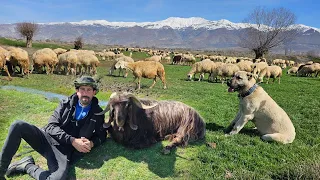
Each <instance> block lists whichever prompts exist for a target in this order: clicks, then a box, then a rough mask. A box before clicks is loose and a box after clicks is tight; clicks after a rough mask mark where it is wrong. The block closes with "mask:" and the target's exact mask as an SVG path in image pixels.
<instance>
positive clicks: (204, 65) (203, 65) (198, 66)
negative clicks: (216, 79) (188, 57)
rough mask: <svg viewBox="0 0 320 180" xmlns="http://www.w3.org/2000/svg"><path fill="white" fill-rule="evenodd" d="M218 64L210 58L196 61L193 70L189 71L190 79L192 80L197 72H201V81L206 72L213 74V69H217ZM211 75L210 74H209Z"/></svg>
mask: <svg viewBox="0 0 320 180" xmlns="http://www.w3.org/2000/svg"><path fill="white" fill-rule="evenodd" d="M215 68H216V65H215V63H214V62H212V61H211V60H210V59H205V60H202V61H200V62H196V63H194V64H193V65H192V68H191V70H190V71H189V73H188V79H189V80H192V76H193V75H194V74H196V73H200V77H199V80H198V81H201V80H202V79H203V78H204V74H205V73H209V74H211V72H212V69H215ZM209 76H210V75H209Z"/></svg>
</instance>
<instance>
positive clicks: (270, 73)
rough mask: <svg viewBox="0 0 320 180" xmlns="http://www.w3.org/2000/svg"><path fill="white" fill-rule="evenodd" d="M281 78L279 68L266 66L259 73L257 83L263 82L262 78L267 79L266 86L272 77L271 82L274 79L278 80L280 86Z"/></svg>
mask: <svg viewBox="0 0 320 180" xmlns="http://www.w3.org/2000/svg"><path fill="white" fill-rule="evenodd" d="M281 76H282V69H281V68H280V67H279V66H267V67H265V68H264V69H263V70H262V71H261V72H260V74H259V76H258V81H257V82H263V78H264V77H267V82H266V84H268V83H269V79H270V77H273V81H275V80H276V78H278V79H279V84H280V77H281Z"/></svg>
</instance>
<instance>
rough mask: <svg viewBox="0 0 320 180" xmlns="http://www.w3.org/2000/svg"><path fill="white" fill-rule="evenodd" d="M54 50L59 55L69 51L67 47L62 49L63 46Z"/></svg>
mask: <svg viewBox="0 0 320 180" xmlns="http://www.w3.org/2000/svg"><path fill="white" fill-rule="evenodd" d="M53 51H54V52H55V53H56V54H57V56H59V55H60V54H63V53H65V52H67V50H66V49H62V48H56V49H54V50H53Z"/></svg>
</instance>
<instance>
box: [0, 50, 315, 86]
mask: <svg viewBox="0 0 320 180" xmlns="http://www.w3.org/2000/svg"><path fill="white" fill-rule="evenodd" d="M121 51H130V55H129V56H125V55H124V54H123V53H121ZM135 51H139V52H145V53H146V54H149V55H150V57H148V58H145V59H144V60H142V61H134V59H133V58H132V52H135ZM172 55H173V58H172V60H171V56H172ZM31 57H32V60H29V55H28V52H27V51H25V50H23V49H21V48H17V47H7V48H2V47H0V69H4V70H5V71H6V72H7V74H8V78H9V79H12V78H11V76H10V72H12V73H15V70H16V67H17V66H18V67H19V69H20V73H21V74H22V75H25V74H26V75H27V76H28V75H29V73H32V72H33V71H36V72H38V73H43V72H44V71H45V72H46V73H47V74H52V73H54V72H55V73H61V74H66V75H69V74H71V75H77V74H80V75H81V74H90V75H95V74H96V72H97V69H96V68H97V66H98V65H99V63H100V62H99V60H98V57H100V59H102V60H112V61H113V64H112V65H111V67H110V70H109V75H113V73H114V71H115V70H117V69H119V76H120V75H121V73H123V76H124V77H127V75H128V72H127V70H131V71H132V73H133V75H134V77H135V80H136V79H138V83H137V88H138V89H140V81H141V78H149V79H153V84H152V85H151V86H150V88H152V87H153V86H154V85H155V83H156V78H157V77H158V78H159V79H161V81H162V83H163V88H164V89H165V88H166V87H167V86H166V78H165V69H164V66H163V65H162V64H161V62H166V63H171V64H179V65H192V67H191V70H190V71H189V73H188V75H187V76H188V79H189V80H192V79H193V78H194V77H195V75H196V74H200V75H199V81H201V80H203V79H204V76H205V74H206V73H207V74H209V77H208V81H211V82H212V81H217V80H218V79H220V80H221V82H222V83H224V80H226V78H230V77H232V76H233V75H234V73H235V72H237V71H247V72H251V73H253V76H254V77H255V78H256V79H257V81H258V82H263V79H264V78H267V80H266V82H267V83H268V82H269V79H270V77H273V78H274V80H275V79H276V78H278V79H279V83H280V77H281V76H282V69H284V68H286V67H287V66H289V67H291V68H290V69H289V70H288V72H287V73H288V74H297V75H298V76H312V74H315V76H318V74H319V72H320V64H319V63H313V62H307V63H305V64H299V63H296V62H294V61H289V60H283V59H274V60H273V61H272V62H270V65H269V64H268V63H267V62H266V59H250V58H247V57H226V56H216V55H204V54H197V55H195V56H194V55H193V54H192V53H190V52H187V53H184V54H183V53H177V52H173V54H172V53H169V52H166V51H161V50H151V49H137V48H126V49H125V48H122V49H120V48H117V49H108V50H106V49H105V50H103V51H102V52H94V51H92V50H74V49H70V50H65V49H62V48H57V49H53V50H52V49H50V48H44V49H40V50H37V51H36V52H35V53H33V54H32V56H31ZM196 58H199V59H201V61H199V62H196ZM29 67H31V70H29ZM135 80H134V81H135Z"/></svg>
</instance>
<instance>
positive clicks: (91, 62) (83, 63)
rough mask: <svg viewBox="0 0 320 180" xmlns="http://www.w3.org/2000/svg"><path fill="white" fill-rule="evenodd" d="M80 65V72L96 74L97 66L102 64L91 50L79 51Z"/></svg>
mask: <svg viewBox="0 0 320 180" xmlns="http://www.w3.org/2000/svg"><path fill="white" fill-rule="evenodd" d="M77 57H78V63H77V64H78V66H79V72H80V74H81V75H82V74H90V75H95V74H96V73H97V66H98V65H99V64H100V61H99V60H98V58H97V57H96V56H95V54H92V52H91V51H84V50H82V51H78V52H77Z"/></svg>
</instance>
